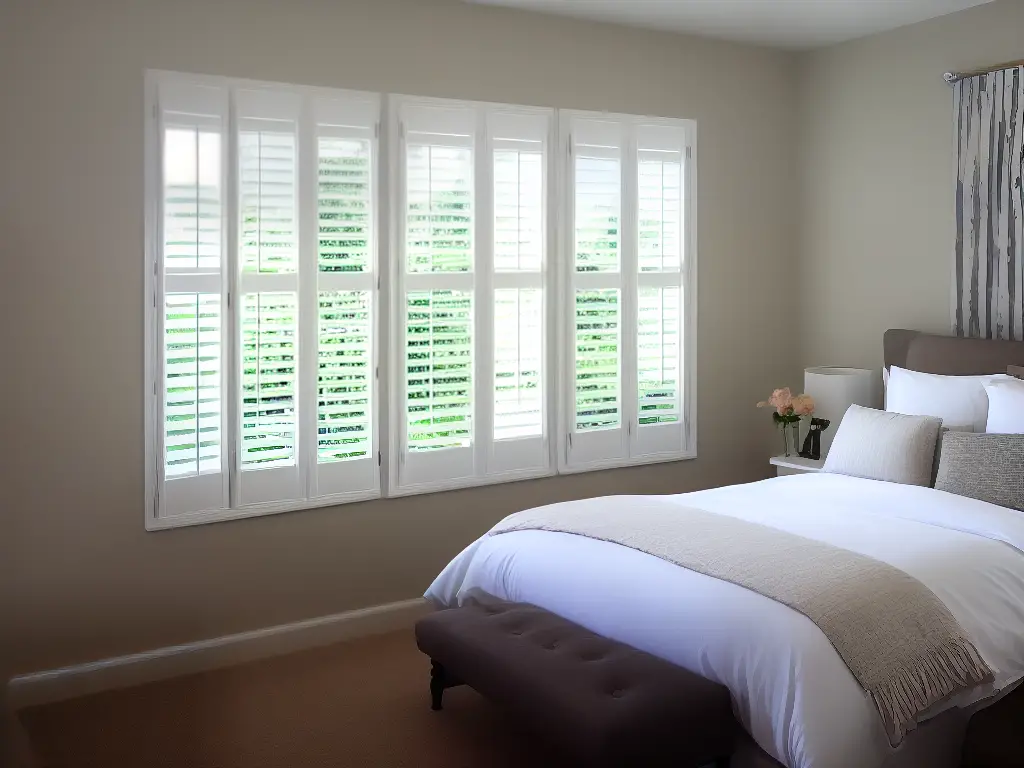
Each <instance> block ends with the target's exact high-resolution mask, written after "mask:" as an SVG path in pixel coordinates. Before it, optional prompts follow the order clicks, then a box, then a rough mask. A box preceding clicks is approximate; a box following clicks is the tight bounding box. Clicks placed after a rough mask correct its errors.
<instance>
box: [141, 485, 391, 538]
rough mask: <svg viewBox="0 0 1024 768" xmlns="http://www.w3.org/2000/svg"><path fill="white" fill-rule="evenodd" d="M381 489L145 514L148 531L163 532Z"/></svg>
mask: <svg viewBox="0 0 1024 768" xmlns="http://www.w3.org/2000/svg"><path fill="white" fill-rule="evenodd" d="M380 497H381V493H380V491H361V492H359V493H337V494H334V495H331V496H320V497H318V498H315V499H300V500H298V501H275V502H271V503H267V504H248V505H246V506H244V507H238V508H235V509H210V510H206V511H204V512H186V513H183V514H180V515H164V516H154V515H153V514H152V513H149V514H147V515H146V530H147V531H166V530H170V529H171V528H187V527H189V526H193V525H206V524H207V523H222V522H227V521H228V520H245V519H246V518H249V517H264V516H265V515H279V514H281V513H283V512H301V511H302V510H304V509H319V508H320V507H333V506H338V505H340V504H350V503H352V502H355V501H370V500H372V499H379V498H380Z"/></svg>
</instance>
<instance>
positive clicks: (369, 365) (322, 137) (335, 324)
mask: <svg viewBox="0 0 1024 768" xmlns="http://www.w3.org/2000/svg"><path fill="white" fill-rule="evenodd" d="M313 113H314V120H315V125H314V127H313V132H314V133H315V148H316V158H315V169H316V170H315V176H316V179H315V190H314V194H315V197H314V199H315V206H316V210H315V219H314V222H315V227H316V241H315V242H316V248H315V252H314V253H312V254H311V258H312V259H313V261H314V263H313V264H312V265H311V270H315V271H316V275H317V282H316V318H315V323H314V325H315V328H316V331H315V332H316V353H315V360H314V361H313V362H315V368H311V369H310V372H309V376H310V378H311V380H314V381H315V392H314V397H315V400H316V413H315V417H316V418H315V422H314V424H315V427H313V426H312V425H311V429H315V435H316V446H315V449H316V450H315V460H314V461H315V472H314V473H313V475H312V477H311V491H310V492H311V494H312V495H314V496H319V497H335V498H337V499H338V500H348V499H356V498H372V497H375V496H379V495H380V463H379V461H378V439H377V427H376V421H377V341H376V340H377V316H376V306H377V292H378V291H377V275H376V272H377V235H376V232H377V204H376V197H377V183H376V176H377V123H378V120H379V118H380V102H379V99H377V98H376V97H373V98H369V97H366V96H363V95H355V94H353V95H352V96H351V97H350V98H344V99H341V98H327V97H324V98H317V99H316V100H315V102H314V104H313Z"/></svg>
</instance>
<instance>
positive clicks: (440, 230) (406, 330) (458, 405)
mask: <svg viewBox="0 0 1024 768" xmlns="http://www.w3.org/2000/svg"><path fill="white" fill-rule="evenodd" d="M396 113H397V126H396V128H397V131H398V134H399V136H400V137H401V138H400V142H399V147H400V152H399V155H400V159H399V171H400V173H399V189H398V194H397V196H396V206H395V207H396V210H397V211H398V213H399V216H400V228H399V229H400V234H399V243H400V247H399V248H398V249H396V263H395V273H396V278H397V280H396V289H395V295H396V297H397V303H398V305H399V306H400V307H402V308H403V311H404V317H403V318H402V319H401V320H400V325H399V327H397V328H396V329H395V330H396V333H395V336H394V339H395V344H396V355H395V360H396V364H397V367H398V368H399V369H400V374H399V381H398V382H397V383H398V384H399V387H398V392H397V393H396V407H397V410H398V413H397V414H396V416H397V419H396V420H397V422H398V424H397V429H396V440H395V451H394V461H395V462H396V465H397V470H398V471H397V473H392V492H393V493H410V492H418V491H424V490H432V489H436V488H439V487H452V486H457V485H469V484H475V483H479V482H486V481H488V480H489V479H492V478H504V479H512V478H514V477H521V476H529V475H536V474H538V473H545V472H548V471H549V469H550V458H549V450H548V429H547V408H546V406H545V396H546V392H547V386H546V381H545V378H546V376H547V371H546V365H545V357H546V354H547V345H546V343H545V327H546V321H545V316H546V312H547V309H546V301H545V280H546V277H545V275H546V253H547V237H548V235H547V204H548V193H547V184H548V178H547V176H548V174H547V165H548V142H549V133H550V126H551V115H550V112H548V111H545V110H531V109H521V110H520V109H512V108H503V107H492V106H488V105H478V104H465V103H454V102H441V101H436V100H434V101H429V102H425V101H421V100H400V102H399V104H398V107H397V110H396Z"/></svg>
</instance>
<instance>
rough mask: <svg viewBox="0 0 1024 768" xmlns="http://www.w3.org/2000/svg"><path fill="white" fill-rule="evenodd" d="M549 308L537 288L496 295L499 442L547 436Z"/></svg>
mask: <svg viewBox="0 0 1024 768" xmlns="http://www.w3.org/2000/svg"><path fill="white" fill-rule="evenodd" d="M543 324H544V306H543V297H542V295H541V290H540V289H537V288H519V289H517V288H499V289H498V290H496V291H495V292H494V349H495V358H494V439H495V440H508V439H512V438H520V437H534V436H537V435H541V434H543V431H544V400H543V393H544V386H543V380H542V374H543V357H542V356H543V350H544V333H543V332H544V326H543Z"/></svg>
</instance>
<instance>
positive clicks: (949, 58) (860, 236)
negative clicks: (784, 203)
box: [799, 0, 1024, 368]
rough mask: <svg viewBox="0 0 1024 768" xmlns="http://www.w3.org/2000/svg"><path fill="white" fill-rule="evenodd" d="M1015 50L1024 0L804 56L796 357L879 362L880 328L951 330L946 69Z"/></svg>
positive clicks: (816, 361) (1023, 44) (1022, 33)
mask: <svg viewBox="0 0 1024 768" xmlns="http://www.w3.org/2000/svg"><path fill="white" fill-rule="evenodd" d="M1021 58H1024V2H1022V1H1021V0H1000V1H999V2H995V3H992V4H989V5H982V6H979V7H976V8H973V9H971V10H968V11H964V12H962V13H957V14H953V15H950V16H945V17H942V18H939V19H935V20H932V21H927V22H924V23H921V24H917V25H914V26H911V27H906V28H903V29H898V30H894V31H892V32H888V33H885V34H881V35H875V36H873V37H869V38H865V39H863V40H858V41H855V42H852V43H847V44H844V45H839V46H835V47H833V48H828V49H826V50H823V51H820V52H816V53H813V54H810V55H806V56H804V57H802V60H801V62H800V112H801V114H800V128H801V131H802V135H801V140H800V153H801V157H800V162H801V188H802V195H801V204H800V207H799V211H800V222H801V231H800V257H801V259H800V274H801V279H802V280H801V302H802V314H801V327H802V328H803V337H802V343H801V351H802V358H803V360H802V362H803V364H804V365H855V366H869V367H876V368H880V367H881V365H882V347H881V339H882V333H883V332H884V331H885V329H886V328H912V329H917V330H923V331H932V332H936V333H949V332H950V328H951V323H950V294H951V290H952V283H951V281H952V274H953V273H952V269H953V261H952V259H953V256H952V253H953V243H954V240H955V231H954V214H953V202H954V197H953V195H954V176H953V162H954V155H953V146H954V145H953V135H954V124H953V113H952V103H953V102H952V93H951V89H950V87H949V86H948V85H946V83H945V82H944V81H943V79H942V74H943V72H946V71H949V70H958V69H974V68H978V67H985V66H990V65H992V64H997V63H999V62H1003V61H1010V60H1014V59H1021Z"/></svg>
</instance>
